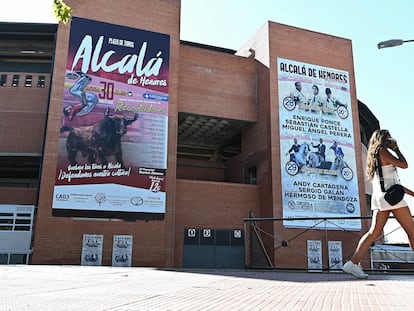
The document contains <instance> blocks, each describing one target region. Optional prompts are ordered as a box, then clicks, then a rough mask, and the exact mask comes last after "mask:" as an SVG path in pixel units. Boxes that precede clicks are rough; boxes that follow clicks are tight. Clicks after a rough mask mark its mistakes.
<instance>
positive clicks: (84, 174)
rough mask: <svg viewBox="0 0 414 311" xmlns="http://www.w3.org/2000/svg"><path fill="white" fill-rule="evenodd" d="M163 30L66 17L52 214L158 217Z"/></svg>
mask: <svg viewBox="0 0 414 311" xmlns="http://www.w3.org/2000/svg"><path fill="white" fill-rule="evenodd" d="M169 46H170V38H169V36H168V35H165V34H160V33H154V32H150V31H145V30H141V29H134V28H129V27H124V26H120V25H114V24H108V23H103V22H99V21H93V20H88V19H83V18H77V17H73V18H72V22H71V30H70V38H69V50H68V57H67V64H66V71H65V84H64V93H63V107H62V114H61V129H60V137H59V150H58V163H57V169H56V179H55V188H54V195H53V214H54V215H58V216H88V217H90V216H93V217H116V218H145V219H148V218H150V219H162V218H163V217H164V213H165V199H166V198H165V197H166V193H165V189H166V185H165V182H166V168H167V128H168V100H169V97H168V84H169V81H168V77H169V50H170V48H169Z"/></svg>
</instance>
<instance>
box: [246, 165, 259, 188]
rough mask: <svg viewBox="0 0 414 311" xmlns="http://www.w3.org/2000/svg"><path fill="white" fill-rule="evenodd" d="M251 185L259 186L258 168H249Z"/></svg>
mask: <svg viewBox="0 0 414 311" xmlns="http://www.w3.org/2000/svg"><path fill="white" fill-rule="evenodd" d="M248 173H249V184H251V185H257V173H256V166H252V167H249V169H248Z"/></svg>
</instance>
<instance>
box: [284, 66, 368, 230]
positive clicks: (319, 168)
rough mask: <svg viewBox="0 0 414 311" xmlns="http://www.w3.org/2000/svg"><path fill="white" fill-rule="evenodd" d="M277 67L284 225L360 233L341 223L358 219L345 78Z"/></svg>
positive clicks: (317, 69)
mask: <svg viewBox="0 0 414 311" xmlns="http://www.w3.org/2000/svg"><path fill="white" fill-rule="evenodd" d="M277 66H278V87H279V116H280V124H279V126H280V127H279V128H280V156H281V172H282V173H281V174H282V183H281V184H282V202H283V217H284V218H290V219H292V220H288V219H286V220H285V221H284V226H285V227H292V228H299V227H301V228H309V227H312V228H315V229H325V228H326V229H331V230H342V229H348V230H360V229H361V221H360V220H359V219H347V218H350V217H351V218H352V217H354V218H355V217H359V216H360V203H359V191H358V180H357V171H356V159H355V137H354V131H353V120H352V105H351V96H350V90H349V73H348V72H346V71H342V70H338V69H332V68H327V67H322V66H317V65H312V64H308V63H301V62H297V61H293V60H288V59H282V58H278V60H277ZM329 217H332V218H338V219H333V220H329V221H323V218H329ZM295 218H302V219H303V218H305V220H295ZM306 218H313V219H309V220H306ZM341 218H343V219H341Z"/></svg>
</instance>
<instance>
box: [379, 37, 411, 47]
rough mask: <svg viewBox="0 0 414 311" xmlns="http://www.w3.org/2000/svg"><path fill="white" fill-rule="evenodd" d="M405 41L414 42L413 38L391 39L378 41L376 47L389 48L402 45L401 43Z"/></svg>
mask: <svg viewBox="0 0 414 311" xmlns="http://www.w3.org/2000/svg"><path fill="white" fill-rule="evenodd" d="M406 42H414V40H401V39H392V40H387V41H382V42H380V43H378V44H377V47H378V48H379V49H383V48H391V47H394V46H398V45H402V44H403V43H406Z"/></svg>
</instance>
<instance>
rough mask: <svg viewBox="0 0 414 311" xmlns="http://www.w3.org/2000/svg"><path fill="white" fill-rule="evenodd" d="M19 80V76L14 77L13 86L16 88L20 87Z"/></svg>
mask: <svg viewBox="0 0 414 311" xmlns="http://www.w3.org/2000/svg"><path fill="white" fill-rule="evenodd" d="M19 79H20V76H19V75H13V82H12V86H14V87H16V86H18V85H19Z"/></svg>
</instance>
